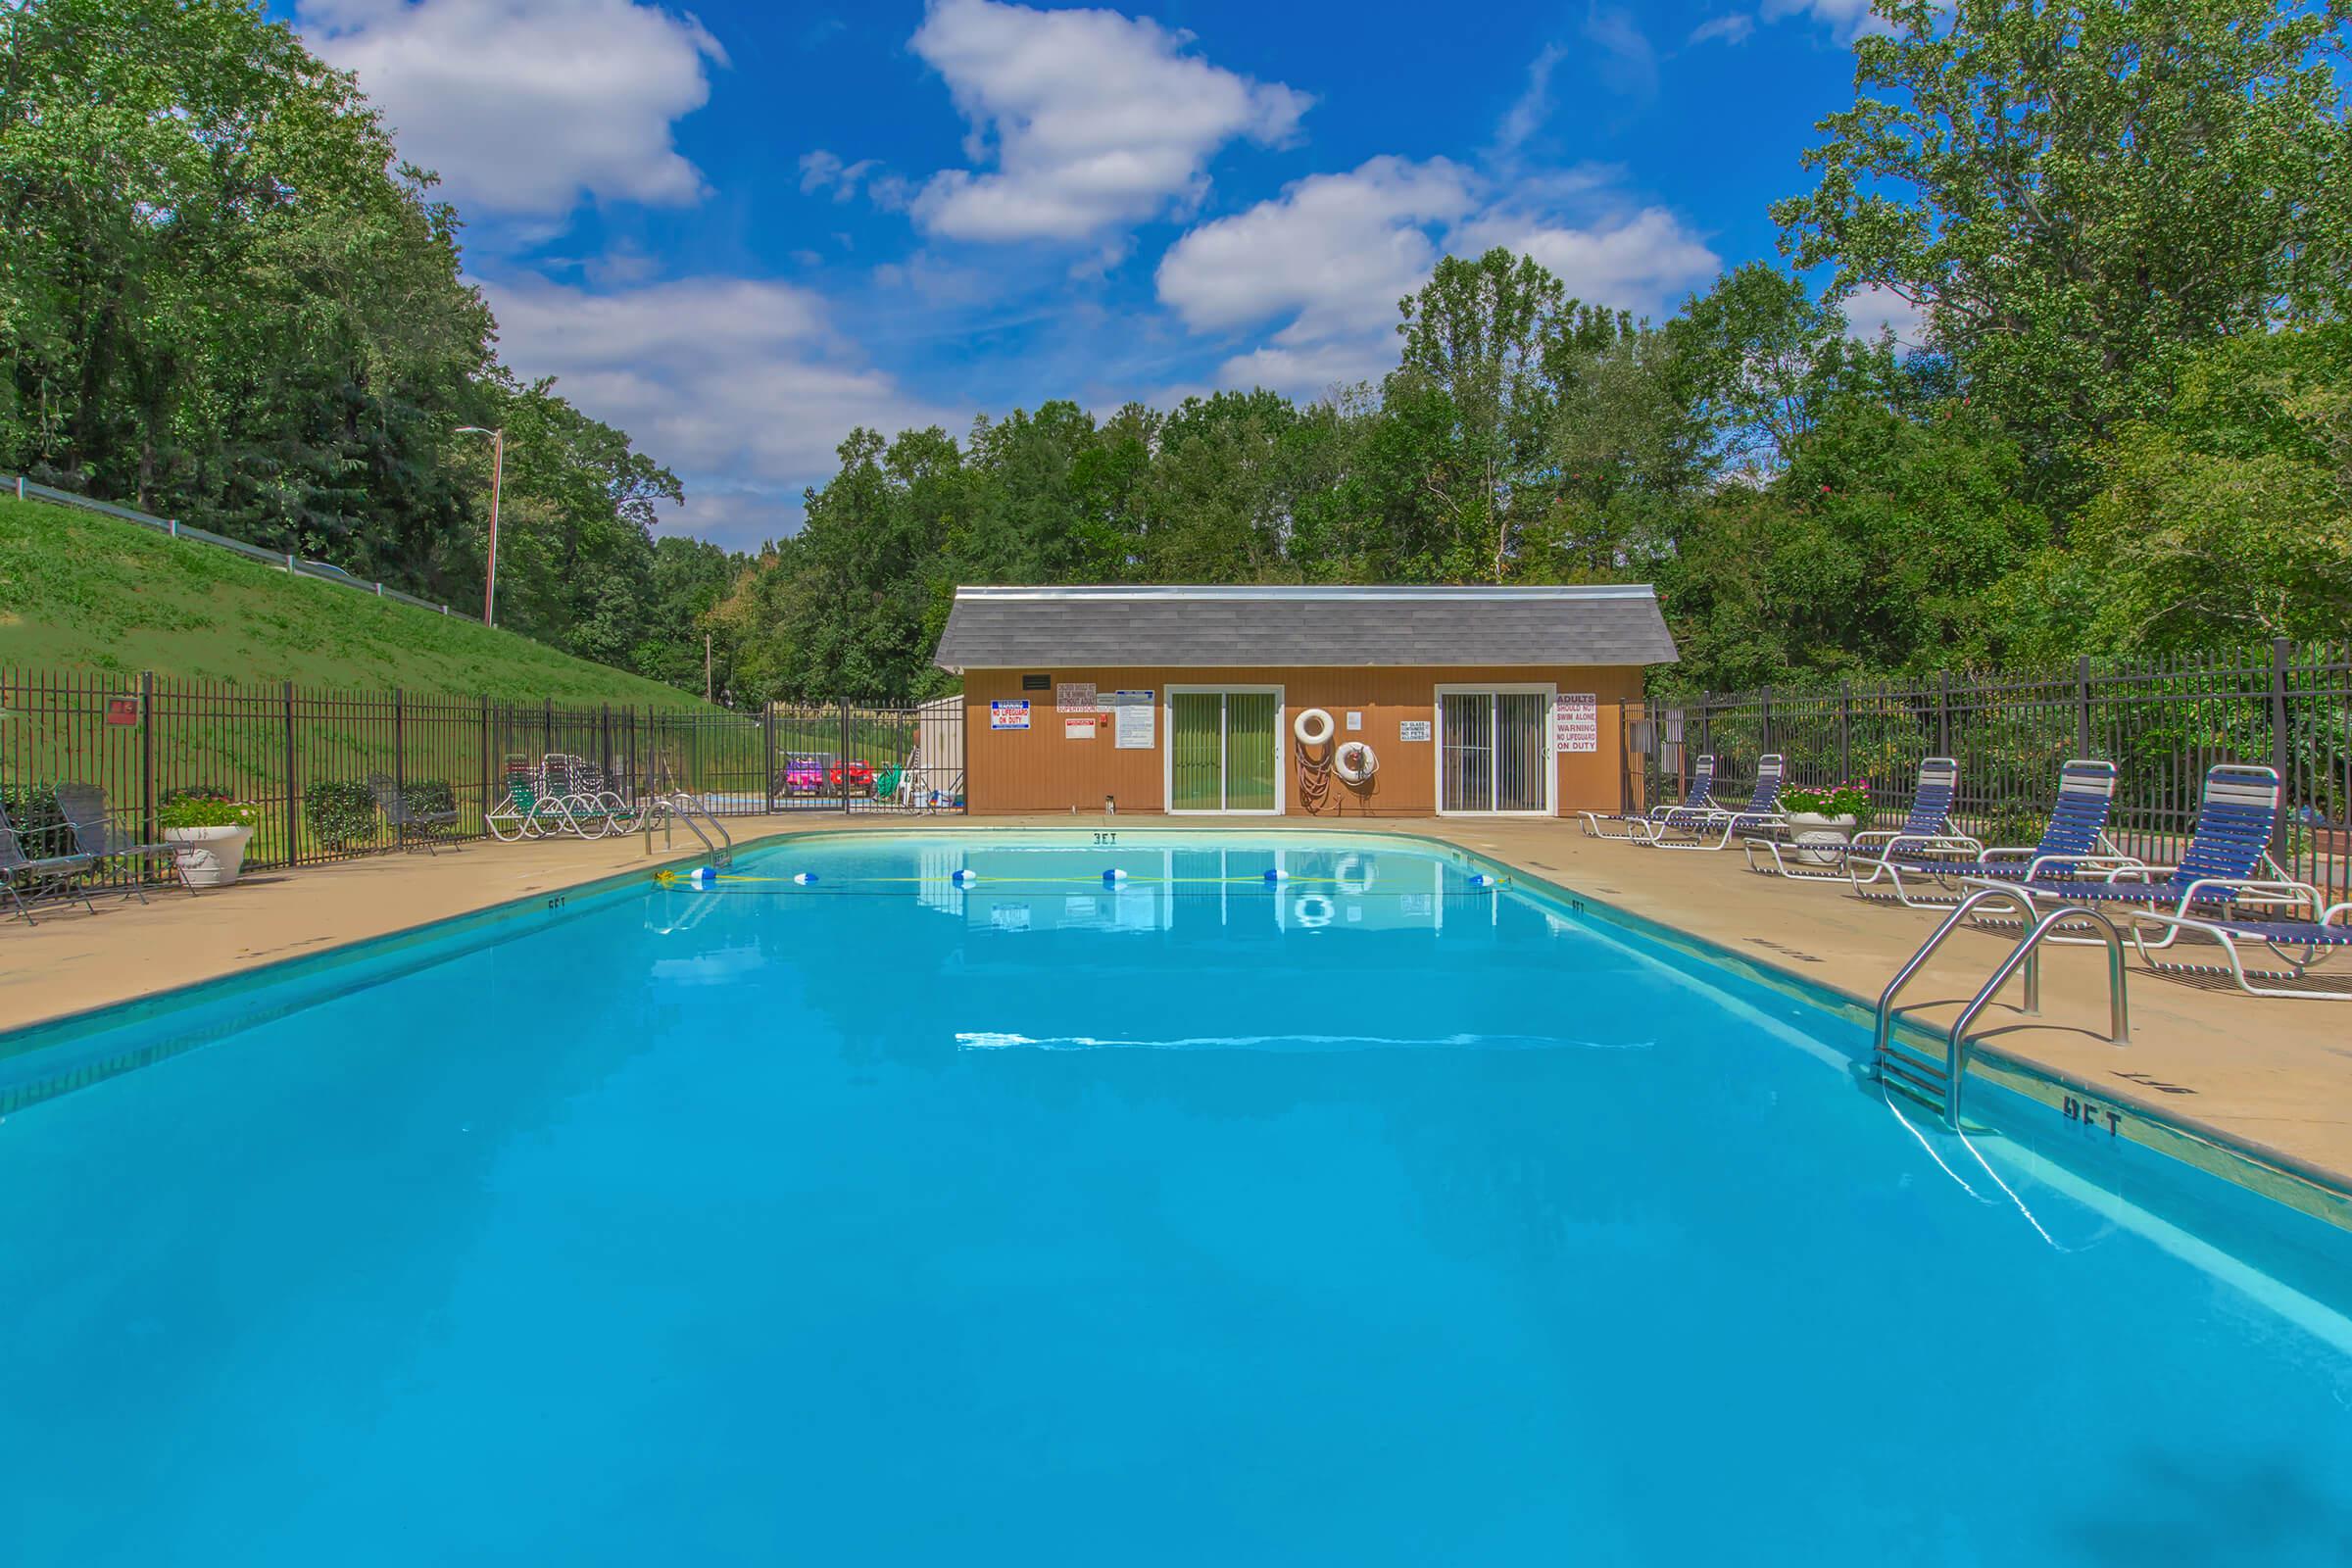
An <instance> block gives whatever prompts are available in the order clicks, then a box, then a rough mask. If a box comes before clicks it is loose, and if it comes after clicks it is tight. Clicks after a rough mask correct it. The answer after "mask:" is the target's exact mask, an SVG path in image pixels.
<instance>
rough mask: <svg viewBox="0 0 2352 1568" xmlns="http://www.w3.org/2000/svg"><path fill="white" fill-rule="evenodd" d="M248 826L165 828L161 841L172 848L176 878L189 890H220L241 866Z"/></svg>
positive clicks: (248, 836)
mask: <svg viewBox="0 0 2352 1568" xmlns="http://www.w3.org/2000/svg"><path fill="white" fill-rule="evenodd" d="M252 837H253V829H251V828H249V827H168V828H166V829H164V842H165V843H167V844H170V845H172V846H173V847H174V849H173V858H175V859H177V860H178V861H179V872H180V875H182V876H184V877H186V878H187V879H188V886H190V887H192V888H224V887H226V886H228V885H229V884H230V883H231V882H234V881H235V880H236V879H237V873H238V872H239V871H240V870H242V869H243V868H244V865H245V845H246V841H247V840H249V839H251V838H252Z"/></svg>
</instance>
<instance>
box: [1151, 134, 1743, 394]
mask: <svg viewBox="0 0 2352 1568" xmlns="http://www.w3.org/2000/svg"><path fill="white" fill-rule="evenodd" d="M1531 193H1547V194H1553V195H1557V196H1559V197H1561V198H1564V199H1587V198H1591V197H1593V196H1594V195H1595V194H1596V193H1595V192H1594V190H1593V180H1592V179H1591V178H1589V177H1585V176H1582V175H1577V174H1574V173H1573V172H1572V173H1570V174H1567V175H1563V176H1561V177H1558V178H1556V179H1552V180H1548V181H1524V182H1514V183H1513V184H1512V185H1511V187H1510V198H1509V200H1508V201H1498V200H1496V199H1495V196H1494V194H1493V193H1492V191H1491V190H1490V189H1489V187H1488V185H1487V183H1486V181H1485V180H1483V179H1482V178H1481V177H1480V176H1479V175H1477V174H1476V173H1474V172H1471V171H1470V170H1467V169H1464V168H1462V167H1461V166H1459V165H1456V164H1451V163H1447V162H1446V161H1445V160H1444V159H1433V160H1431V161H1429V162H1427V163H1414V162H1412V161H1410V160H1407V159H1399V158H1375V159H1373V160H1371V161H1370V162H1368V163H1366V164H1364V165H1363V166H1362V167H1360V168H1358V169H1355V170H1353V171H1350V172H1347V173H1341V174H1316V175H1312V176H1310V177H1309V178H1306V179H1302V180H1299V181H1298V182H1297V183H1295V184H1293V185H1290V186H1288V187H1286V188H1285V189H1284V191H1283V192H1282V194H1281V195H1280V196H1277V197H1275V198H1273V199H1272V200H1269V201H1264V202H1260V203H1259V204H1258V205H1257V206H1255V207H1252V208H1250V210H1248V211H1247V212H1243V213H1239V214H1236V215H1235V216H1233V217H1231V218H1223V219H1219V220H1217V221H1214V222H1210V223H1204V224H1202V225H1201V226H1200V227H1199V228H1196V229H1194V230H1192V231H1191V232H1190V233H1188V234H1186V235H1184V236H1183V238H1181V239H1179V240H1178V241H1177V242H1176V243H1175V244H1174V245H1173V246H1171V247H1170V248H1169V250H1168V253H1167V255H1166V257H1165V258H1163V259H1162V260H1161V262H1160V266H1159V274H1158V285H1159V298H1160V302H1161V303H1162V304H1164V305H1166V306H1167V307H1168V308H1169V309H1170V310H1172V311H1173V312H1174V313H1175V314H1176V316H1177V317H1178V319H1180V320H1182V322H1183V323H1184V324H1185V325H1186V326H1187V327H1190V328H1191V329H1192V330H1194V331H1196V332H1230V331H1235V330H1238V329H1242V328H1247V327H1252V326H1260V325H1263V324H1265V323H1267V322H1272V321H1281V322H1282V325H1281V326H1280V327H1279V328H1277V330H1276V331H1275V332H1274V334H1273V335H1272V337H1271V338H1270V339H1268V340H1267V341H1266V342H1264V343H1263V344H1261V345H1259V346H1257V347H1255V348H1253V349H1250V350H1249V351H1247V352H1243V353H1240V354H1237V355H1236V356H1234V357H1233V358H1231V359H1229V360H1227V361H1226V362H1225V363H1224V365H1223V366H1222V367H1220V368H1219V370H1218V381H1219V383H1220V384H1222V385H1228V386H1250V385H1263V386H1270V387H1274V388H1277V389H1278V390H1282V391H1286V392H1298V393H1315V392H1320V391H1323V390H1325V389H1326V388H1328V387H1330V386H1332V385H1334V384H1337V383H1343V382H1348V381H1354V380H1360V379H1366V378H1369V377H1372V376H1377V375H1378V374H1380V373H1381V372H1382V371H1384V370H1386V369H1388V368H1390V367H1392V366H1393V365H1395V363H1396V356H1397V348H1396V337H1395V331H1394V329H1395V327H1396V324H1397V319H1398V318H1397V301H1398V300H1399V299H1401V298H1402V297H1403V296H1405V295H1407V294H1410V293H1412V292H1413V290H1415V289H1417V288H1419V287H1420V286H1421V284H1422V283H1423V282H1424V281H1426V280H1427V279H1428V277H1429V273H1430V270H1431V269H1432V268H1433V267H1435V266H1436V264H1437V259H1438V257H1439V256H1440V255H1442V254H1445V253H1447V252H1450V253H1452V254H1455V255H1477V254H1480V253H1482V252H1484V251H1486V250H1488V249H1490V248H1492V247H1494V246H1496V245H1503V246H1508V247H1510V248H1511V249H1513V250H1517V251H1520V252H1523V253H1525V254H1527V255H1531V256H1533V257H1535V258H1536V259H1537V260H1538V261H1540V262H1542V263H1543V264H1544V266H1545V267H1547V268H1549V269H1550V270H1552V271H1553V272H1555V273H1557V274H1558V275H1559V277H1560V278H1561V279H1562V281H1563V282H1564V283H1565V284H1566V286H1567V288H1568V291H1569V292H1570V293H1571V294H1574V295H1575V296H1577V297H1578V298H1579V299H1582V300H1583V301H1585V302H1586V303H1588V304H1593V305H1608V306H1616V307H1622V308H1624V309H1628V310H1633V311H1639V312H1652V311H1655V310H1658V309H1660V308H1661V307H1663V306H1664V305H1665V304H1666V303H1667V302H1668V301H1669V299H1670V298H1671V297H1672V296H1673V295H1674V294H1676V293H1678V292H1679V291H1680V290H1682V289H1683V288H1686V287H1688V286H1690V285H1691V284H1693V283H1696V282H1699V281H1701V280H1703V279H1705V278H1708V277H1712V276H1713V275H1714V274H1715V272H1716V270H1718V269H1719V267H1720V265H1721V264H1720V261H1719V259H1718V258H1717V257H1716V255H1715V253H1714V252H1713V251H1711V250H1709V249H1708V248H1707V247H1706V245H1705V244H1704V243H1702V242H1701V241H1700V240H1699V239H1698V237H1697V236H1696V235H1694V234H1692V233H1691V231H1690V230H1689V229H1687V228H1685V227H1684V226H1683V224H1682V223H1681V222H1680V221H1678V220H1676V219H1675V218H1674V216H1673V215H1672V214H1670V213H1668V212H1667V211H1665V210H1664V209H1663V208H1654V207H1653V208H1647V209H1643V210H1641V211H1639V212H1635V213H1632V214H1630V215H1618V216H1615V217H1608V218H1603V219H1600V220H1597V221H1591V222H1586V223H1578V222H1571V221H1567V220H1565V219H1562V218H1559V217H1557V216H1554V215H1552V214H1551V213H1550V212H1549V211H1548V210H1545V209H1536V208H1528V207H1524V206H1521V205H1519V204H1520V203H1522V202H1526V201H1528V200H1530V199H1532V198H1531Z"/></svg>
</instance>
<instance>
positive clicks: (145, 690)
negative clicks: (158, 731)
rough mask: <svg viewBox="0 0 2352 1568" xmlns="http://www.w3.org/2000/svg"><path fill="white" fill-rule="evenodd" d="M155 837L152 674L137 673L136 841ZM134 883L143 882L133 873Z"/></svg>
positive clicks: (149, 839) (153, 680)
mask: <svg viewBox="0 0 2352 1568" xmlns="http://www.w3.org/2000/svg"><path fill="white" fill-rule="evenodd" d="M155 841H156V835H155V671H154V670H152V669H142V670H140V671H139V842H140V843H142V844H153V843H154V842H155ZM132 880H133V881H143V880H145V877H144V874H143V873H140V872H138V871H135V870H134V871H133V872H132Z"/></svg>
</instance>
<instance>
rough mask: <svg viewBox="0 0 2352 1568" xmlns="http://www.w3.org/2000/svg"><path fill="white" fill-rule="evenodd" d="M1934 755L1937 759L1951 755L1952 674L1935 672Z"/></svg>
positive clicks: (1945, 671)
mask: <svg viewBox="0 0 2352 1568" xmlns="http://www.w3.org/2000/svg"><path fill="white" fill-rule="evenodd" d="M1936 755H1937V756H1939V757H1949V756H1951V755H1952V672H1951V671H1950V670H1948V669H1939V670H1937V671H1936Z"/></svg>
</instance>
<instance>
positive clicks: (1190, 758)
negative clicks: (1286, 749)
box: [1168, 686, 1282, 814]
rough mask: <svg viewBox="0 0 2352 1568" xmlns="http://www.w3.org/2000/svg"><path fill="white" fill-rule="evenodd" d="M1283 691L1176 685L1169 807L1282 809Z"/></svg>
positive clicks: (1171, 695)
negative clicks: (1211, 688)
mask: <svg viewBox="0 0 2352 1568" xmlns="http://www.w3.org/2000/svg"><path fill="white" fill-rule="evenodd" d="M1281 764H1282V690H1281V688H1280V687H1275V686H1247V687H1234V688H1230V689H1222V690H1200V689H1190V690H1177V689H1175V688H1171V689H1170V690H1169V692H1168V809H1169V810H1171V811H1239V812H1255V813H1258V814H1268V813H1272V812H1276V811H1279V810H1281V809H1282V765H1281Z"/></svg>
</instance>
